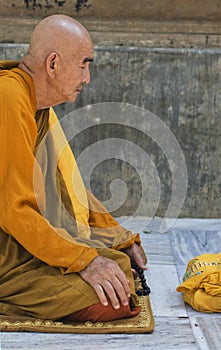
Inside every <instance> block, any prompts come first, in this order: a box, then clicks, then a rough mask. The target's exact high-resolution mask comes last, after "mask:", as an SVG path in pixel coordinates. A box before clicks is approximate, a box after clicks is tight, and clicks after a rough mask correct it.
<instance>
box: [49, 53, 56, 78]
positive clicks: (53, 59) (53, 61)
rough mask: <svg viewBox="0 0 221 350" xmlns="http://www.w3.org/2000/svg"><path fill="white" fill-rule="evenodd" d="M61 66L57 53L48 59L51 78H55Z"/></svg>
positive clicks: (50, 55) (50, 54)
mask: <svg viewBox="0 0 221 350" xmlns="http://www.w3.org/2000/svg"><path fill="white" fill-rule="evenodd" d="M58 64H59V55H58V54H57V52H51V53H49V55H48V56H47V58H46V70H47V73H48V75H49V76H50V77H51V78H54V77H55V74H56V70H57V68H58Z"/></svg>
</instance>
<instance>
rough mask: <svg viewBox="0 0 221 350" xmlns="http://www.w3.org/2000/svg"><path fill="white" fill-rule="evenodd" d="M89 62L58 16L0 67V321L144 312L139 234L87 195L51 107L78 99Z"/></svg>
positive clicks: (82, 32)
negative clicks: (138, 281)
mask: <svg viewBox="0 0 221 350" xmlns="http://www.w3.org/2000/svg"><path fill="white" fill-rule="evenodd" d="M92 60H93V45H92V41H91V38H90V35H89V33H88V31H87V30H86V29H85V28H84V27H83V26H82V25H81V24H80V23H78V22H77V21H76V20H74V19H72V18H70V17H68V16H64V15H53V16H49V17H47V18H45V19H43V20H42V21H41V22H40V23H39V24H38V25H37V26H36V28H35V30H34V32H33V34H32V37H31V41H30V45H29V48H28V51H27V53H26V54H25V55H24V57H23V59H22V61H21V62H16V61H0V99H1V102H0V133H1V136H0V151H1V158H0V315H8V316H27V317H34V318H40V319H50V320H58V319H62V320H65V321H68V322H71V321H87V320H89V321H93V322H95V321H107V320H114V319H119V318H125V317H131V316H133V315H136V314H138V313H139V312H140V307H139V306H138V301H137V297H136V293H135V287H134V279H133V274H132V270H131V262H135V263H136V264H137V265H138V266H139V268H140V269H142V270H145V269H146V258H145V254H144V253H143V250H142V247H141V245H140V238H139V235H138V234H132V233H131V232H130V231H128V230H126V229H124V228H123V227H121V226H119V224H118V223H117V222H116V221H115V219H114V218H113V217H112V216H111V214H110V213H109V212H108V211H107V210H106V209H105V208H104V207H103V206H102V204H101V203H100V202H99V201H98V200H97V199H96V198H95V197H94V196H93V195H92V194H91V193H89V192H88V191H87V190H86V189H85V187H84V185H83V182H82V179H81V176H80V174H79V171H78V168H77V165H76V163H75V160H74V156H73V154H72V151H71V149H70V146H69V145H68V144H66V141H65V140H66V139H65V136H64V134H63V132H62V129H61V127H60V125H59V123H58V122H57V118H56V115H55V113H54V111H53V109H52V108H51V107H52V106H55V105H57V104H59V103H62V102H65V101H70V102H74V101H75V100H76V98H77V96H78V95H79V93H80V92H81V90H82V88H83V86H84V84H88V83H89V81H90V73H89V64H90V62H91V61H92ZM50 131H51V133H50ZM60 143H61V144H62V146H61V147H62V152H60V149H59V147H60V146H59V144H60ZM63 146H64V147H63ZM53 164H56V171H55V172H53ZM73 169H74V170H73ZM73 171H74V174H75V175H74V176H73ZM72 178H73V181H72Z"/></svg>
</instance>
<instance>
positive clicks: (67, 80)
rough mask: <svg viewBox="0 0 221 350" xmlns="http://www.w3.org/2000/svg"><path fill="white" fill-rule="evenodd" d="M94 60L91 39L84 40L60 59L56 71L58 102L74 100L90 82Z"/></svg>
mask: <svg viewBox="0 0 221 350" xmlns="http://www.w3.org/2000/svg"><path fill="white" fill-rule="evenodd" d="M92 60H93V45H92V43H91V41H90V40H85V41H82V42H81V43H80V44H79V46H78V49H77V50H76V47H75V48H74V49H73V50H72V51H71V49H68V50H67V54H66V56H64V55H63V57H61V59H60V63H59V67H58V69H57V72H56V84H55V88H56V95H57V96H58V103H61V102H65V101H69V102H74V101H75V100H76V98H77V97H78V95H79V94H80V92H81V90H82V88H83V86H84V84H89V82H90V71H89V64H90V62H91V61H92Z"/></svg>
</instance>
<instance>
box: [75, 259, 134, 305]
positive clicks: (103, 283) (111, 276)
mask: <svg viewBox="0 0 221 350" xmlns="http://www.w3.org/2000/svg"><path fill="white" fill-rule="evenodd" d="M79 274H80V276H81V277H82V278H83V279H84V280H85V281H86V282H87V283H89V284H90V285H91V286H92V287H93V288H94V290H95V292H96V293H97V296H98V298H99V299H100V302H101V303H102V304H103V305H105V306H107V305H108V298H109V299H110V302H111V304H112V306H113V308H114V309H119V308H120V304H122V305H124V306H127V305H128V300H129V298H130V284H129V281H128V280H127V277H126V275H125V273H124V272H123V271H122V270H121V268H120V267H119V265H118V264H117V263H116V261H114V260H111V259H108V258H105V257H104V256H97V257H96V258H95V259H94V260H92V262H91V263H90V264H88V265H87V267H86V268H85V269H84V270H82V271H80V272H79Z"/></svg>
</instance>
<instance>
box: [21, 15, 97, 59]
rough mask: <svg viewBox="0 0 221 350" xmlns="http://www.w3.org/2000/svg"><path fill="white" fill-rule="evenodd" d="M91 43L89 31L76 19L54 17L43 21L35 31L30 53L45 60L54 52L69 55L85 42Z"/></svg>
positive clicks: (60, 16) (61, 16) (62, 16)
mask: <svg viewBox="0 0 221 350" xmlns="http://www.w3.org/2000/svg"><path fill="white" fill-rule="evenodd" d="M86 41H88V42H91V38H90V35H89V33H88V31H87V30H86V29H85V28H84V27H83V26H82V25H81V24H80V23H79V22H78V21H76V20H75V19H73V18H71V17H68V16H64V15H53V16H49V17H46V18H45V19H43V20H42V21H41V22H40V23H39V24H38V25H37V26H36V27H35V29H34V31H33V34H32V37H31V41H30V45H29V50H28V53H29V54H30V55H31V56H32V57H35V59H37V60H41V61H42V60H44V59H45V57H46V56H47V55H48V54H49V53H50V52H52V51H56V52H58V53H59V54H65V55H67V54H68V52H69V50H70V48H71V50H72V52H73V50H74V49H76V50H77V49H78V46H79V45H81V44H82V43H84V42H86Z"/></svg>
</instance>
